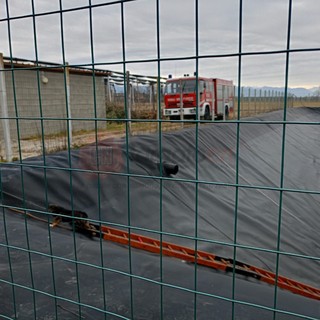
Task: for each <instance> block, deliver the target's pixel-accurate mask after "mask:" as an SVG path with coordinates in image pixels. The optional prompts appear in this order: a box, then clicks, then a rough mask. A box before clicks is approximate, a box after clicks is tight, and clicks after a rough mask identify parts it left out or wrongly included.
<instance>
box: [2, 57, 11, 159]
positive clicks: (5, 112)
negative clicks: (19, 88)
mask: <svg viewBox="0 0 320 320" xmlns="http://www.w3.org/2000/svg"><path fill="white" fill-rule="evenodd" d="M0 69H1V70H0V104H1V121H2V129H3V137H4V145H5V152H6V161H12V144H11V136H10V123H9V119H8V118H9V115H8V114H9V113H8V100H7V90H6V80H5V74H4V62H3V54H2V53H0Z"/></svg>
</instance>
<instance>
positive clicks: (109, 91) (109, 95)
mask: <svg viewBox="0 0 320 320" xmlns="http://www.w3.org/2000/svg"><path fill="white" fill-rule="evenodd" d="M107 90H108V91H107V92H108V99H109V102H110V103H111V102H112V97H111V88H110V76H109V75H108V78H107Z"/></svg>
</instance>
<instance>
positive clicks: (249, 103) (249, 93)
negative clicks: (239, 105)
mask: <svg viewBox="0 0 320 320" xmlns="http://www.w3.org/2000/svg"><path fill="white" fill-rule="evenodd" d="M250 107H251V88H250V87H249V88H248V113H247V117H248V116H250V115H251V112H250Z"/></svg>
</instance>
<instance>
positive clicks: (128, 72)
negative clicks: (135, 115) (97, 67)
mask: <svg viewBox="0 0 320 320" xmlns="http://www.w3.org/2000/svg"><path fill="white" fill-rule="evenodd" d="M126 88H127V90H126V97H125V98H126V103H127V117H128V120H129V121H128V125H129V135H131V121H130V120H131V99H130V71H127V72H126Z"/></svg>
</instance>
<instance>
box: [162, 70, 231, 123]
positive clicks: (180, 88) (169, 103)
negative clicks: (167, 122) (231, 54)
mask: <svg viewBox="0 0 320 320" xmlns="http://www.w3.org/2000/svg"><path fill="white" fill-rule="evenodd" d="M197 98H198V99H197ZM233 98H234V86H233V82H232V81H229V80H223V79H216V78H204V77H196V76H192V77H190V76H188V75H187V76H184V77H181V78H172V77H170V76H169V78H168V80H167V81H166V85H165V91H164V104H165V106H164V109H163V115H164V116H167V117H169V118H170V119H173V120H179V119H183V118H187V117H191V118H196V117H197V116H198V118H201V119H204V120H211V119H212V120H215V119H227V118H228V116H229V112H230V111H232V110H233V100H234V99H233ZM197 100H198V103H197ZM197 106H198V107H199V109H198V113H197Z"/></svg>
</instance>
